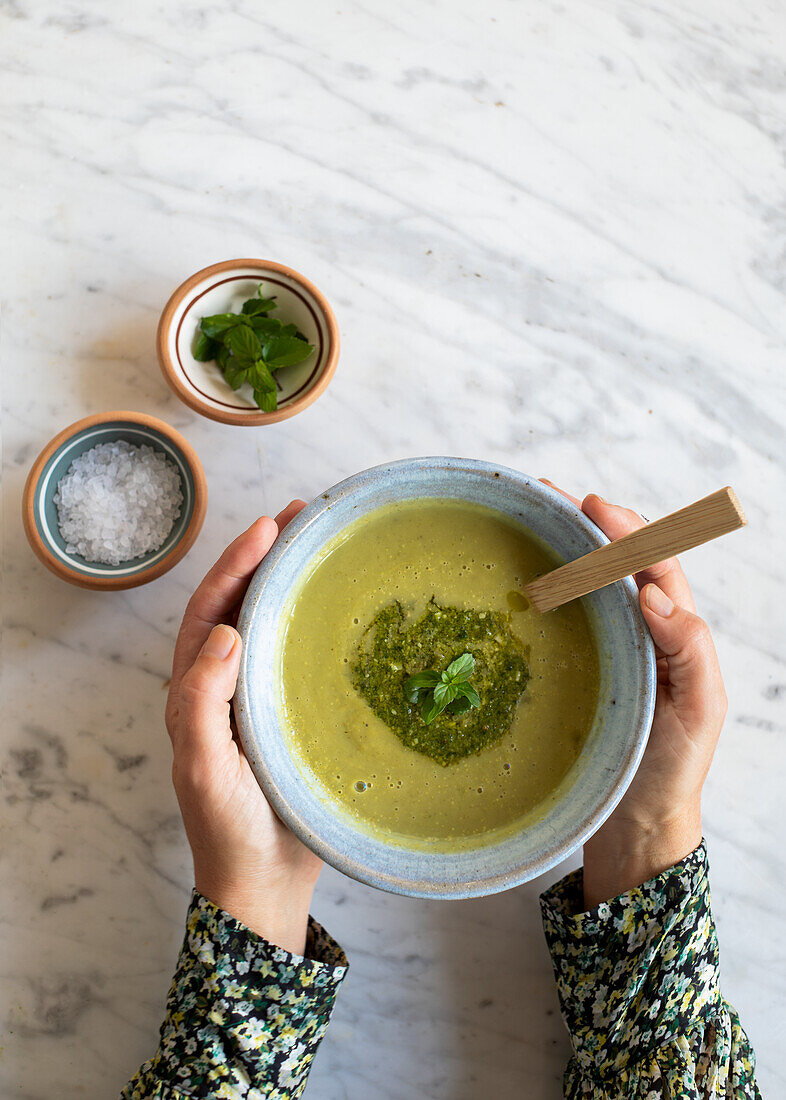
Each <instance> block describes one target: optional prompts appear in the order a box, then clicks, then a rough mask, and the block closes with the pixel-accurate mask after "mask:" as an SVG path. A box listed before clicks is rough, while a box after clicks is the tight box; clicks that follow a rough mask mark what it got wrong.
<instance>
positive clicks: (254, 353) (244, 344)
mask: <svg viewBox="0 0 786 1100" xmlns="http://www.w3.org/2000/svg"><path fill="white" fill-rule="evenodd" d="M224 339H225V341H226V344H227V347H228V348H229V350H230V351H231V352H232V355H233V356H234V357H235V359H237V361H238V365H239V366H242V367H246V368H248V367H251V366H253V365H254V363H255V362H256V360H257V359H259V358H260V356H261V354H262V349H261V347H260V345H259V339H258V337H257V335H256V333H255V332H254V330H253V329H252V328H251V327H250V326H249V325H236V326H235V327H234V328H231V329H229V330H228V331H227V334H226V336H225V338H224Z"/></svg>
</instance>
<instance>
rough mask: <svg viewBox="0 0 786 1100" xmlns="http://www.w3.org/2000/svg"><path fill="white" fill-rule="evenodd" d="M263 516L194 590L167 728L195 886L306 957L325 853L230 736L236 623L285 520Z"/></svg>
mask: <svg viewBox="0 0 786 1100" xmlns="http://www.w3.org/2000/svg"><path fill="white" fill-rule="evenodd" d="M303 506H304V502H303V501H302V500H294V501H292V503H291V504H290V505H288V507H287V508H285V509H284V511H283V512H281V513H280V514H279V515H278V516H276V518H275V520H273V519H271V518H270V517H269V516H263V517H262V518H261V519H258V520H257V521H256V523H253V524H252V525H251V527H249V529H248V530H247V531H246V532H244V534H242V535H240V537H239V538H237V539H235V541H234V542H233V543H232V544H231V545H230V546H228V547H227V549H226V550H225V551H224V553H223V554H222V555H221V557H220V558H219V560H218V561H217V562H216V564H215V565H214V566H213V568H212V569H211V570H210V572H209V573H208V574H207V576H206V577H205V579H204V580H203V581H202V583H201V584H200V586H199V588H197V590H196V592H195V593H194V595H193V596H192V597H191V599H190V601H189V603H188V607H187V608H186V612H185V615H184V616H183V622H182V624H181V627H180V633H179V634H178V638H177V644H176V645H175V654H174V659H173V663H172V681H171V684H170V688H169V697H168V699H167V706H166V725H167V729H168V731H169V735H170V737H171V739H172V748H173V750H174V762H173V766H172V781H173V783H174V786H175V792H176V794H177V800H178V802H179V804H180V812H181V814H182V815H183V824H184V825H185V829H186V835H187V837H188V842H189V844H190V845H191V851H192V853H193V857H194V881H195V885H196V888H197V890H199V892H200V893H201V894H204V896H205V897H206V898H208V899H209V900H210V901H212V902H214V903H215V904H216V905H218V906H219V907H220V908H221V909H224V910H226V912H228V913H230V914H231V915H232V916H233V917H236V918H237V919H238V920H240V921H242V922H243V924H245V925H247V926H248V927H249V928H251V929H252V930H253V931H254V932H257V933H258V934H259V935H260V936H263V937H264V938H265V939H266V940H269V941H270V942H271V943H274V944H276V945H277V946H279V947H283V948H285V949H286V950H288V951H293V952H295V953H296V954H299V955H302V954H303V950H304V947H305V942H306V929H307V925H308V910H309V905H310V902H311V895H312V893H313V890H314V884H315V883H316V880H317V876H318V875H319V872H320V869H321V867H322V862H321V860H320V859H319V858H318V857H317V856H315V855H314V854H313V852H311V851H309V849H308V848H306V847H305V846H304V845H303V844H301V842H300V841H299V840H298V839H297V837H295V836H294V835H293V834H292V833H291V832H289V830H288V829H287V828H286V827H285V826H284V825H283V824H282V823H281V821H279V819H278V818H277V817H276V815H275V814H274V812H273V810H272V809H271V808H270V806H269V804H268V802H267V800H266V798H265V796H264V795H263V793H262V791H261V789H260V787H259V784H258V783H257V781H256V779H255V778H254V773H253V772H252V771H251V768H250V766H249V763H248V760H247V759H246V757H245V755H244V754H243V750H242V749H241V747H240V745H239V744H238V742H237V741H236V740H235V739H234V737H233V735H232V728H231V725H230V700H231V698H232V696H233V694H234V691H235V684H236V682H237V674H238V668H239V666H240V651H241V644H242V643H241V639H240V635H239V634H238V632H237V631H236V630H235V629H234V627H233V626H230V625H229V623H230V622H234V621H235V618H236V613H237V609H238V606H239V604H240V602H241V600H242V599H243V596H244V595H245V591H246V588H247V587H248V582H249V580H250V579H251V576H252V574H253V573H254V571H255V569H256V568H257V566H258V565H259V563H260V561H261V560H262V558H264V556H265V554H267V552H268V550H270V548H271V546H272V545H273V543H274V542H275V541H276V539H277V538H278V535H279V533H280V532H281V531H282V530H283V528H284V527H285V526H286V524H287V523H288V522H289V521H290V520H291V519H292V518H293V517H294V516H296V515H297V513H298V512H299V511H300V510H301V508H303Z"/></svg>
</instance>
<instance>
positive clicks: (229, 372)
mask: <svg viewBox="0 0 786 1100" xmlns="http://www.w3.org/2000/svg"><path fill="white" fill-rule="evenodd" d="M247 374H248V372H247V371H246V368H245V367H240V366H238V365H237V363H234V362H233V361H232V359H231V358H230V360H229V362H228V363H227V365H226V366H225V367H224V378H226V380H227V382H228V383H229V385H230V386H231V387H232V389H233V390H239V389H240V387H241V386H242V385H243V383H244V382H245V381H246V379H247Z"/></svg>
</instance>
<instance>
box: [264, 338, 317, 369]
mask: <svg viewBox="0 0 786 1100" xmlns="http://www.w3.org/2000/svg"><path fill="white" fill-rule="evenodd" d="M313 350H314V348H313V345H312V344H306V343H304V341H303V340H299V339H298V338H297V336H281V335H278V336H271V338H270V339H269V340H268V341H267V342H266V343H265V348H264V351H263V355H264V359H265V362H266V363H267V365H268V366H269V367H270V368H271V369H272V370H278V369H279V368H280V367H293V366H294V365H295V364H296V363H302V361H303V360H304V359H308V357H309V355H311V353H312V351H313Z"/></svg>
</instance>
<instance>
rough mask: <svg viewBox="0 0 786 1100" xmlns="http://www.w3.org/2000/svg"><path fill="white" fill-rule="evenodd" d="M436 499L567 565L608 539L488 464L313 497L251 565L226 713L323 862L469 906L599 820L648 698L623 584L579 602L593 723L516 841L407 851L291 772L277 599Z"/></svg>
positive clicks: (378, 473) (364, 478)
mask: <svg viewBox="0 0 786 1100" xmlns="http://www.w3.org/2000/svg"><path fill="white" fill-rule="evenodd" d="M424 497H448V498H454V499H455V498H458V499H461V500H466V501H471V502H474V503H478V504H483V505H486V506H487V507H489V508H493V509H495V510H497V511H499V512H501V513H503V514H504V515H505V516H507V517H509V518H510V519H512V520H513V521H514V522H515V523H517V524H521V525H522V526H523V527H526V528H528V529H529V531H530V533H534V534H535V536H536V537H537V538H539V539H541V540H542V541H543V542H545V543H546V544H548V545H549V546H550V547H552V548H553V550H554V551H556V553H557V554H558V555H559V556H560V557H561V558H563V559H565V560H572V559H573V558H577V557H579V556H580V555H582V554H586V553H588V552H589V551H590V550H594V549H595V548H596V547H598V546H601V545H603V544H604V543H605V542H607V541H608V540H607V539H606V538H605V536H604V535H603V534H602V533H601V532H600V531H599V530H598V528H597V527H595V525H594V524H593V523H591V522H590V520H588V519H587V517H586V516H585V515H584V514H583V513H582V512H581V511H580V510H579V509H578V508H576V507H575V506H574V505H573V504H571V503H570V501H568V500H566V499H565V498H564V497H563V496H561V495H560V494H559V493H557V492H555V491H554V490H552V489H549V488H548V487H547V486H545V485H543V484H541V483H540V482H539V481H536V480H535V479H533V478H531V477H526V476H525V475H523V474H520V473H517V472H515V471H514V470H509V469H506V468H505V467H502V466H497V465H493V464H491V463H487V462H479V461H473V460H468V459H458V458H417V459H406V460H404V461H402V462H394V463H392V464H390V465H388V466H377V467H375V468H374V469H371V470H366V471H365V472H363V473H360V474H356V475H355V476H354V477H351V478H349V479H348V480H347V481H343V482H341V483H340V484H339V485H336V486H335V487H334V488H332V489H329V490H328V491H327V492H325V493H323V494H322V495H321V496H319V497H318V498H317V499H316V500H314V501H312V503H311V504H309V505H307V507H305V508H304V509H303V511H302V512H301V513H300V514H299V515H298V516H297V517H296V518H295V519H294V520H293V521H292V522H291V523H290V524H289V525H288V526H287V528H286V529H285V531H284V532H283V534H282V535H281V537H280V538H279V539H278V541H277V542H276V544H275V545H274V547H273V549H272V550H271V551H270V553H269V554H268V555H267V557H266V558H265V560H264V561H263V562H262V564H261V565H260V567H259V569H258V570H257V572H256V574H255V575H254V578H253V580H252V582H251V584H250V586H249V589H248V593H247V595H246V598H245V600H244V603H243V606H242V609H241V612H240V618H239V621H238V629H239V630H240V631H241V633H242V635H243V643H244V644H243V656H242V663H241V668H240V678H239V681H238V688H237V695H236V697H235V714H236V718H237V724H238V729H239V732H240V736H241V739H242V743H243V747H244V750H245V752H246V754H247V756H248V759H249V761H250V763H251V766H252V768H253V770H254V773H255V775H256V777H257V779H258V781H259V783H260V785H261V787H262V789H263V790H264V792H265V794H266V795H267V797H268V799H269V800H270V802H271V804H272V806H273V808H274V809H275V811H276V813H277V814H278V815H279V817H280V818H281V819H282V820H283V821H284V822H285V823H286V824H287V825H288V826H289V828H290V829H292V830H293V831H294V832H295V833H296V834H297V835H298V836H299V837H300V838H301V840H302V841H303V842H304V843H305V844H307V845H308V846H309V847H310V848H311V849H312V850H313V851H314V852H316V853H317V855H319V856H321V857H322V859H324V860H327V862H328V863H331V864H332V865H333V866H334V867H336V868H338V870H340V871H343V872H344V873H345V874H348V875H351V876H352V877H353V878H356V879H359V880H360V881H361V882H365V883H367V884H369V885H371V886H376V887H380V888H382V889H385V890H390V891H393V892H395V893H400V894H409V895H412V896H415V897H437V898H468V897H476V896H479V895H483V894H490V893H494V892H496V891H498V890H505V889H507V888H509V887H511V886H516V885H518V884H519V883H522V882H525V881H527V880H528V879H531V878H534V877H535V876H536V875H539V874H542V873H543V872H544V871H547V870H548V869H549V868H550V867H553V866H554V865H555V864H556V863H559V862H560V861H561V860H563V859H564V858H565V857H566V856H567V855H569V854H570V853H571V852H572V851H573V850H574V849H575V848H577V847H578V846H579V845H580V844H582V843H583V842H584V840H586V838H587V837H588V836H590V835H591V834H592V833H593V832H594V831H595V830H596V829H597V828H598V827H599V826H600V825H601V823H602V822H603V821H604V820H605V818H606V817H607V816H608V815H609V814H610V813H611V811H612V810H613V809H614V806H615V805H616V804H617V802H618V801H619V799H620V798H621V797H622V795H623V793H624V791H625V789H626V787H627V786H628V784H629V782H630V780H631V779H632V777H633V775H634V773H635V771H636V768H637V766H638V763H639V760H640V759H641V755H642V753H643V751H644V747H645V745H646V741H647V736H648V733H649V729H650V724H651V721H652V713H653V708H654V703H655V687H656V666H655V654H654V650H653V646H652V641H651V639H650V636H649V632H648V630H647V627H646V625H645V623H644V620H643V618H642V616H641V612H640V610H639V601H638V594H637V590H636V586H635V584H634V582H633V580H632V579H629V580H626V581H621V582H618V583H617V584H613V585H609V586H608V587H607V588H604V589H602V590H601V591H600V592H596V593H594V594H593V595H592V596H589V597H586V598H585V606H586V609H587V613H588V615H589V617H590V621H591V625H592V629H593V632H594V636H595V640H596V644H597V647H598V652H599V658H600V669H601V682H600V695H599V703H598V708H597V713H596V716H595V720H594V723H593V726H592V729H591V730H590V733H589V735H588V738H587V741H586V743H585V746H584V748H583V750H582V752H581V754H580V756H579V758H578V760H577V761H576V763H575V764H574V766H573V768H572V769H571V770H570V772H569V773H568V775H567V776H566V778H565V779H564V781H563V782H562V784H561V785H560V787H559V788H558V789H557V791H556V792H555V793H554V795H553V796H552V797H551V798H550V799H549V800H548V801H547V802H546V803H544V804H543V805H542V807H540V811H541V812H539V814H538V815H537V816H536V817H535V818H534V819H533V820H532V821H531V822H529V823H528V824H527V825H526V827H524V828H522V830H521V831H520V832H517V833H515V834H514V835H510V834H509V833H508V834H507V835H506V836H505V837H503V838H502V839H500V840H499V841H498V842H497V841H495V840H491V841H490V842H488V841H487V842H484V841H483V838H480V839H479V840H478V841H477V842H472V843H471V844H469V845H466V846H463V847H462V849H461V850H459V851H453V852H445V851H438V850H428V849H424V848H423V847H422V846H419V847H416V846H414V845H413V847H412V848H406V847H402V846H401V842H400V841H399V840H397V841H396V842H395V843H394V842H393V841H392V839H390V840H388V839H386V837H385V836H384V835H381V834H379V833H373V834H372V833H371V832H369V831H366V830H365V829H364V827H363V826H362V825H360V824H359V823H358V821H357V820H356V819H355V818H353V817H352V816H351V815H350V814H349V813H347V812H346V811H345V810H344V809H343V808H342V807H340V806H338V805H337V804H336V803H335V802H333V801H331V800H330V796H329V795H328V794H327V792H325V791H323V789H322V788H321V787H319V785H318V784H317V783H316V781H314V780H311V781H310V780H309V778H308V777H307V775H306V774H304V772H303V771H301V769H300V767H299V766H298V763H297V761H296V759H295V758H294V756H293V755H292V753H291V752H290V749H289V747H288V742H287V737H286V736H285V734H284V732H283V729H282V722H281V718H280V710H279V707H280V700H279V693H280V688H279V681H280V677H279V672H278V667H277V646H278V640H279V631H280V629H281V626H282V618H283V617H284V616H285V615H286V609H287V604H288V600H289V598H290V596H291V594H292V592H293V590H294V589H295V588H296V586H297V585H298V583H299V581H300V580H301V579H302V578H303V576H304V575H305V574H307V572H308V570H309V568H310V566H311V564H312V563H313V562H314V560H315V559H316V558H317V557H318V555H319V554H320V551H321V550H322V548H323V547H324V546H325V544H326V543H327V542H328V541H329V540H330V539H332V538H333V537H334V536H335V535H337V534H338V533H339V532H341V531H342V530H343V529H344V528H345V527H346V526H347V525H348V524H351V523H353V522H354V521H355V520H356V519H358V518H359V517H360V516H364V515H366V514H367V513H369V512H372V511H374V510H375V509H378V508H381V507H383V506H385V505H388V504H391V503H393V502H397V501H404V500H412V499H420V498H424Z"/></svg>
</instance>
